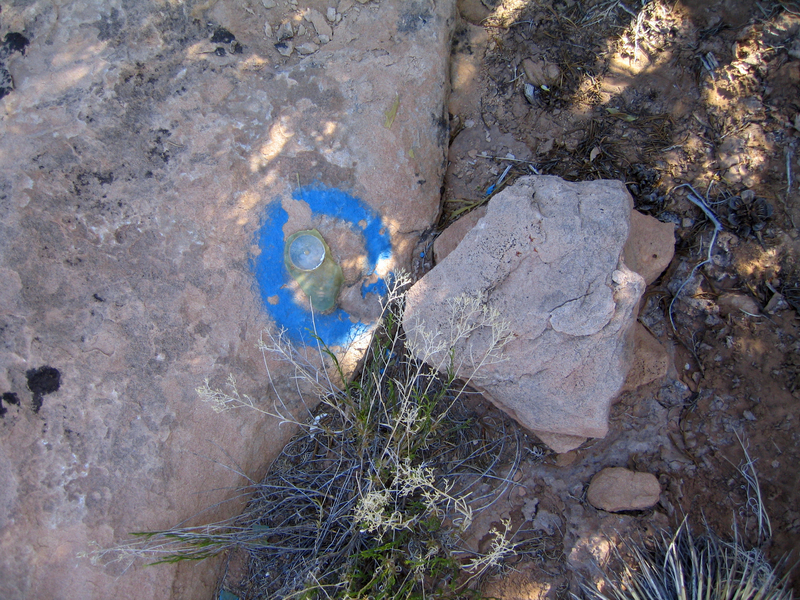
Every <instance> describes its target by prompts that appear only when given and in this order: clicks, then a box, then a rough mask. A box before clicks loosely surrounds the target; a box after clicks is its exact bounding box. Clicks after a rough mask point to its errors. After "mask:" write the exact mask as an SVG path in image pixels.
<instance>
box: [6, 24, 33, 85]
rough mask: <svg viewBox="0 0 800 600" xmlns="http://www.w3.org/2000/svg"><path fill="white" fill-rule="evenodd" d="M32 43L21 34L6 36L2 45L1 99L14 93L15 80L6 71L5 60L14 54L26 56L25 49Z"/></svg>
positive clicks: (13, 33) (12, 33) (12, 32)
mask: <svg viewBox="0 0 800 600" xmlns="http://www.w3.org/2000/svg"><path fill="white" fill-rule="evenodd" d="M29 43H30V41H29V40H28V38H26V37H25V36H24V35H22V34H21V33H18V32H16V31H11V32H9V33H7V34H6V37H5V38H4V39H3V43H2V44H0V99H3V98H4V97H5V96H7V95H8V94H10V93H11V92H13V91H14V79H13V78H12V77H11V72H10V71H9V70H8V69H6V65H5V60H6V58H8V57H9V56H11V55H12V54H14V52H20V53H22V54H23V55H24V54H25V48H26V47H27V46H28V44H29Z"/></svg>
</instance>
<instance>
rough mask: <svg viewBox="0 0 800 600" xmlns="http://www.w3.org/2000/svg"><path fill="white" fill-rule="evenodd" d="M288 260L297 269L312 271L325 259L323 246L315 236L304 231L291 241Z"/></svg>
mask: <svg viewBox="0 0 800 600" xmlns="http://www.w3.org/2000/svg"><path fill="white" fill-rule="evenodd" d="M289 260H291V261H292V264H293V265H294V266H295V267H297V268H298V269H302V270H303V271H313V270H314V269H316V268H317V267H319V266H320V265H321V264H322V261H324V260H325V246H324V245H323V244H322V242H321V241H320V240H319V238H317V237H316V236H313V235H311V234H308V233H305V234H303V235H301V236H299V237H297V238H296V239H295V240H294V241H293V242H292V243H291V246H290V247H289Z"/></svg>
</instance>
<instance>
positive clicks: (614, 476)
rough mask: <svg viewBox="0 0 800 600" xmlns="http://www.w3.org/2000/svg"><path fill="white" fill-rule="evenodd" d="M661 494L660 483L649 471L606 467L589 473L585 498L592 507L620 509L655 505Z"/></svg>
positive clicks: (612, 510)
mask: <svg viewBox="0 0 800 600" xmlns="http://www.w3.org/2000/svg"><path fill="white" fill-rule="evenodd" d="M660 495H661V485H660V484H659V483H658V479H656V477H655V475H653V474H652V473H636V472H634V471H630V470H628V469H625V468H622V467H609V468H606V469H603V470H602V471H600V472H599V473H598V474H597V475H595V476H594V477H592V482H591V483H590V484H589V490H588V492H587V493H586V498H587V500H589V503H590V504H591V505H592V506H594V507H595V508H599V509H600V510H605V511H608V512H620V511H623V510H644V509H645V508H650V507H652V506H655V505H656V503H657V502H658V499H659V496H660Z"/></svg>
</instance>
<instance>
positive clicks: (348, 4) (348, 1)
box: [336, 0, 353, 15]
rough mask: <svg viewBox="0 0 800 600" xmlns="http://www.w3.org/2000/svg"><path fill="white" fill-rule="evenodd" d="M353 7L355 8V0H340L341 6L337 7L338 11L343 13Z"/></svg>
mask: <svg viewBox="0 0 800 600" xmlns="http://www.w3.org/2000/svg"><path fill="white" fill-rule="evenodd" d="M351 8H353V0H339V6H337V7H336V12H337V13H338V14H340V15H343V14H344V13H346V12H347V11H348V10H350V9H351Z"/></svg>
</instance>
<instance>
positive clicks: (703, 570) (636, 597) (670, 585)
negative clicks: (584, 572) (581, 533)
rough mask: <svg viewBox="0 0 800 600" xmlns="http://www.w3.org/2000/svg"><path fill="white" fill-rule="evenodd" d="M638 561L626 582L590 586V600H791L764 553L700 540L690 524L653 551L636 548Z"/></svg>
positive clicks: (614, 579) (608, 580)
mask: <svg viewBox="0 0 800 600" xmlns="http://www.w3.org/2000/svg"><path fill="white" fill-rule="evenodd" d="M630 550H631V554H632V556H633V559H632V561H631V562H630V563H629V564H627V565H626V566H625V568H624V569H623V572H622V573H621V575H620V576H615V575H612V574H608V575H606V576H605V577H604V578H603V579H602V580H601V582H600V584H599V585H597V584H586V585H584V591H585V593H586V596H587V597H588V598H589V600H791V599H792V597H793V596H792V592H791V590H790V589H789V587H788V585H787V579H786V577H783V578H782V577H779V576H778V575H777V573H776V570H775V569H774V568H773V567H772V566H771V565H770V563H769V562H768V561H767V560H766V558H765V557H764V555H763V553H762V552H761V551H760V550H759V549H751V550H747V549H745V548H744V547H742V546H741V545H740V544H738V543H725V542H723V541H722V540H720V539H719V538H718V537H717V536H715V535H714V534H713V533H712V532H710V531H706V532H704V535H702V536H694V535H693V534H692V533H691V531H690V529H689V526H688V523H686V522H684V523H683V524H682V525H681V527H680V528H679V529H678V531H677V533H675V535H673V536H672V537H669V536H666V535H662V536H661V537H659V538H658V539H656V542H655V545H654V547H653V548H652V549H650V550H647V549H644V548H642V547H640V546H637V545H631V548H630Z"/></svg>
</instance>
